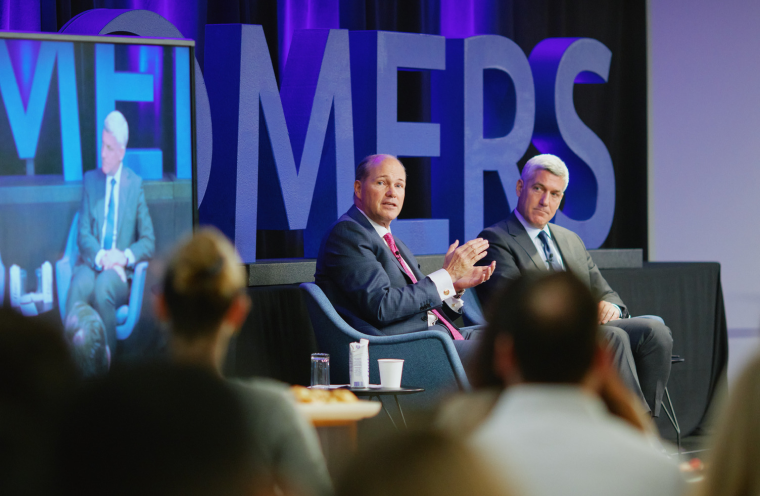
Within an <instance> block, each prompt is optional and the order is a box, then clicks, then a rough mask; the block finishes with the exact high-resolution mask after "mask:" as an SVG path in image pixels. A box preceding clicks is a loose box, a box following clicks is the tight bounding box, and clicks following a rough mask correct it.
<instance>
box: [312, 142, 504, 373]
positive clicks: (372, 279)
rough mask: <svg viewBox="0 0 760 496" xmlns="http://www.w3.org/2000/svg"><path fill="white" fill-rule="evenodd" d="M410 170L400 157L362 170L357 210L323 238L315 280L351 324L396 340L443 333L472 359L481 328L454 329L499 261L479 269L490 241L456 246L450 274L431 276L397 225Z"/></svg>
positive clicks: (375, 159)
mask: <svg viewBox="0 0 760 496" xmlns="http://www.w3.org/2000/svg"><path fill="white" fill-rule="evenodd" d="M405 188H406V170H405V169H404V166H403V165H402V164H401V162H399V161H398V160H397V159H396V158H395V157H393V156H390V155H372V156H369V157H367V158H365V159H364V160H363V161H362V162H361V163H360V164H359V165H358V166H357V168H356V181H355V182H354V206H353V207H351V208H350V209H349V210H348V212H346V213H345V214H344V215H343V216H341V218H340V219H338V221H337V222H336V223H335V224H333V226H332V227H331V228H330V230H329V231H328V233H327V235H326V236H325V238H324V239H323V240H322V246H321V247H320V250H319V256H318V258H317V270H316V273H315V276H314V278H315V280H316V283H317V284H318V285H319V286H320V287H321V288H322V290H323V291H324V292H325V294H326V295H327V297H328V298H329V299H330V301H331V302H332V304H333V305H334V306H335V309H336V310H337V311H338V313H339V314H340V315H341V316H342V317H343V318H344V319H346V321H347V322H348V324H349V325H351V326H353V327H354V328H355V329H357V330H358V331H360V332H363V333H365V334H378V333H380V334H382V335H394V334H405V333H410V332H415V331H422V330H427V329H430V328H437V329H438V330H442V331H444V332H446V333H447V334H449V335H451V336H452V338H453V339H454V346H455V347H456V348H457V351H458V352H459V354H460V356H462V358H463V360H465V358H466V355H468V354H469V352H470V351H471V350H472V344H473V342H472V341H470V340H471V339H472V338H474V337H475V336H476V334H477V332H476V330H472V329H458V328H457V327H456V326H454V325H453V324H452V320H453V319H454V318H456V316H457V315H458V313H459V312H461V308H462V305H463V303H464V302H463V301H461V299H460V298H461V296H462V294H463V293H464V291H465V290H466V289H468V288H471V287H473V286H476V285H478V284H480V283H481V282H483V281H486V280H488V278H489V277H490V276H491V273H492V272H493V268H494V264H491V265H488V266H485V267H476V266H475V263H476V262H477V261H478V260H480V259H481V258H483V257H484V256H485V254H486V252H485V250H486V249H487V248H488V243H487V242H485V241H484V240H482V239H474V240H472V241H470V242H468V243H466V244H464V245H462V246H458V242H455V243H454V244H452V245H451V246H450V247H449V250H448V252H447V253H446V257H445V259H444V264H443V269H441V270H438V271H436V272H433V273H432V274H430V275H428V276H427V277H426V276H425V275H424V274H423V273H422V272H421V271H420V267H419V265H418V264H417V261H416V260H415V258H414V255H412V253H411V252H410V251H409V249H408V248H407V247H406V245H404V243H403V242H402V241H401V240H399V239H397V238H395V237H393V236H392V235H391V234H390V224H391V221H393V220H394V219H395V218H396V217H398V214H399V212H401V207H402V206H403V205H404V197H405Z"/></svg>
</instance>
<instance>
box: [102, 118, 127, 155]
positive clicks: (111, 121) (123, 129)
mask: <svg viewBox="0 0 760 496" xmlns="http://www.w3.org/2000/svg"><path fill="white" fill-rule="evenodd" d="M103 128H104V129H105V130H106V131H108V132H109V133H111V134H112V135H113V137H114V138H116V142H117V143H119V144H120V145H121V147H122V148H126V147H127V142H128V141H129V124H127V119H125V118H124V114H122V113H121V112H119V111H118V110H114V111H113V112H111V113H110V114H108V115H107V116H106V121H105V122H104V123H103Z"/></svg>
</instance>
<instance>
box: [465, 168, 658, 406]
mask: <svg viewBox="0 0 760 496" xmlns="http://www.w3.org/2000/svg"><path fill="white" fill-rule="evenodd" d="M569 180H570V175H569V173H568V170H567V167H566V166H565V164H564V162H562V160H560V159H559V157H556V156H554V155H548V154H544V155H537V156H535V157H533V158H532V159H530V160H529V161H528V162H527V163H526V164H525V167H524V168H523V171H522V175H521V178H520V179H519V180H518V181H517V196H518V197H519V199H518V201H517V208H516V209H515V210H514V211H513V212H512V214H511V215H510V216H509V217H507V218H506V219H505V220H503V221H501V222H498V223H497V224H494V225H493V226H491V227H489V228H487V229H485V230H484V231H483V232H481V233H480V236H481V237H482V238H483V239H486V240H488V242H489V248H488V254H487V255H486V257H484V258H483V260H482V261H481V262H480V263H493V262H496V271H495V273H494V277H492V278H491V280H490V281H488V282H486V283H485V284H483V285H481V286H480V287H478V296H479V297H480V300H481V301H482V302H483V304H487V303H488V301H489V300H490V299H491V297H492V296H493V294H494V293H495V290H496V289H497V288H498V287H499V286H501V285H502V284H504V283H505V282H506V281H510V280H514V279H516V278H517V277H518V276H519V275H520V274H522V273H525V272H531V271H551V270H555V271H556V270H570V271H572V272H573V273H574V274H575V275H576V276H578V277H579V278H580V279H581V280H582V281H583V282H585V283H586V285H587V286H589V288H591V291H592V292H593V294H594V296H595V297H596V298H597V299H598V300H599V323H600V324H602V331H603V333H604V336H605V337H606V338H607V339H608V341H609V344H610V349H611V350H612V352H613V355H614V360H615V365H616V367H617V369H618V371H619V373H620V376H621V378H622V379H623V381H624V382H625V383H626V384H627V385H628V386H629V388H630V389H631V390H632V391H633V392H634V393H636V394H637V395H639V396H640V398H641V399H642V400H643V402H644V405H645V406H646V407H647V408H648V409H649V410H650V412H651V414H652V415H653V416H658V415H659V411H660V405H661V400H662V394H663V392H664V390H665V386H666V385H667V382H668V376H669V375H670V360H671V352H672V350H673V338H672V335H671V332H670V329H669V328H668V327H667V326H665V325H664V324H662V323H660V322H658V321H656V320H652V319H642V318H630V317H631V315H630V313H629V311H628V308H627V307H626V306H625V304H624V303H623V301H622V300H621V299H620V297H619V296H618V294H617V293H616V292H615V291H613V290H612V288H610V286H609V284H607V281H605V280H604V277H602V274H601V273H600V272H599V269H598V268H597V266H596V264H595V263H594V261H593V260H592V259H591V256H590V255H589V253H588V251H586V246H585V245H584V244H583V241H582V240H581V238H580V237H579V236H578V235H577V234H575V233H574V232H572V231H569V230H567V229H565V228H563V227H560V226H557V225H555V224H551V227H549V221H550V220H551V219H552V218H554V214H555V213H556V212H557V208H559V204H560V202H561V201H562V197H563V195H564V191H565V189H566V188H567V185H568V183H569Z"/></svg>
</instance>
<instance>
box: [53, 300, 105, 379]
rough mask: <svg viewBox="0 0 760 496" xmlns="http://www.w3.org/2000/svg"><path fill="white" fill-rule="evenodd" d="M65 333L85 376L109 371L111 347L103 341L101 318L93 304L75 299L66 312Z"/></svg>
mask: <svg viewBox="0 0 760 496" xmlns="http://www.w3.org/2000/svg"><path fill="white" fill-rule="evenodd" d="M64 336H65V337H66V341H67V342H68V344H69V347H70V348H71V353H72V355H73V356H74V361H75V362H76V364H77V366H79V370H80V371H81V373H82V375H83V376H84V377H94V376H98V375H103V374H105V373H106V372H108V368H109V367H110V365H111V350H110V349H109V347H108V343H107V342H106V328H105V325H104V324H103V319H101V318H100V315H98V312H96V311H95V309H94V308H92V307H91V306H90V305H88V304H86V303H84V302H81V301H78V302H76V303H74V306H73V307H72V309H71V311H70V312H69V314H68V315H67V316H66V322H65V323H64Z"/></svg>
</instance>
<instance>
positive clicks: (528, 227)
mask: <svg viewBox="0 0 760 496" xmlns="http://www.w3.org/2000/svg"><path fill="white" fill-rule="evenodd" d="M515 217H517V220H519V221H520V224H522V225H523V227H524V228H525V231H527V233H528V236H530V239H536V238H537V237H538V233H540V232H541V231H544V232H545V233H546V235H547V236H549V239H552V233H551V231H549V224H546V225H545V226H544V228H543V229H536V228H535V227H533V226H531V225H530V224H528V221H527V220H525V218H523V216H522V215H520V212H518V211H517V209H515Z"/></svg>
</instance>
